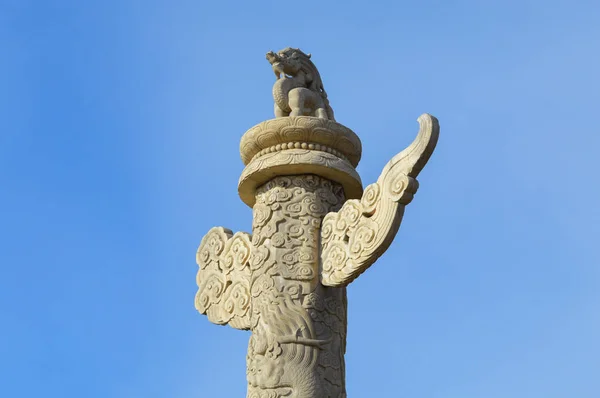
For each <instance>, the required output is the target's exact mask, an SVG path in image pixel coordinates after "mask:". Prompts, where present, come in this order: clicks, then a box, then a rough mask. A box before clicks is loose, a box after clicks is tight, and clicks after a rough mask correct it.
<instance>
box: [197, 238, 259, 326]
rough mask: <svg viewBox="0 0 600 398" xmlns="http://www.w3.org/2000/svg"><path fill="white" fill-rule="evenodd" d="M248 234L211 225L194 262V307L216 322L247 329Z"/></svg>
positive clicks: (248, 305) (249, 250) (249, 244)
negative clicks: (195, 274) (196, 269)
mask: <svg viewBox="0 0 600 398" xmlns="http://www.w3.org/2000/svg"><path fill="white" fill-rule="evenodd" d="M250 241H251V239H250V235H249V234H247V233H244V232H237V233H236V234H235V235H233V234H232V232H231V231H230V230H228V229H225V228H221V227H215V228H212V229H211V230H210V231H209V232H208V233H207V234H206V235H205V236H204V238H202V242H201V243H200V247H199V248H198V252H197V253H196V262H197V263H198V267H199V269H198V274H197V276H196V283H197V284H198V292H197V293H196V300H195V302H196V309H197V310H198V311H199V312H200V313H201V314H205V315H207V316H208V319H209V320H210V321H211V322H213V323H216V324H218V325H224V324H229V325H230V326H231V327H234V328H236V329H243V330H247V329H250V312H249V309H250V297H251V296H250V274H251V271H250V265H249V264H248V261H249V259H250V254H251V251H252V244H251V243H250Z"/></svg>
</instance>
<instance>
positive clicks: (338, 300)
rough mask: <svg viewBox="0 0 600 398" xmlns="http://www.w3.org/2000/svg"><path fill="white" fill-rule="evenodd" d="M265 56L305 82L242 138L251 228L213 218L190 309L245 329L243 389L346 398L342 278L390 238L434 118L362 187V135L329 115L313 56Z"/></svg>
mask: <svg viewBox="0 0 600 398" xmlns="http://www.w3.org/2000/svg"><path fill="white" fill-rule="evenodd" d="M267 58H268V59H269V61H270V62H271V63H272V64H273V69H274V70H275V72H276V73H278V76H279V77H282V75H283V77H282V78H281V79H279V80H278V82H279V81H280V80H293V79H296V83H294V84H299V83H298V81H300V82H301V83H302V84H303V85H297V86H294V87H293V88H292V89H290V90H289V92H287V94H286V95H285V99H286V101H287V102H286V103H287V105H285V103H283V100H282V98H283V97H277V96H275V102H276V116H277V118H276V119H273V120H269V121H265V122H263V123H261V124H259V125H257V126H255V127H253V128H252V129H250V130H249V131H248V132H247V133H246V134H245V135H244V137H243V138H242V141H241V144H240V153H241V156H242V160H243V162H244V164H245V165H246V168H245V169H244V171H243V172H242V176H241V177H240V181H239V185H238V191H239V194H240V197H241V198H242V200H243V201H244V202H245V203H246V204H248V205H249V206H251V207H252V209H253V224H252V235H249V234H247V233H243V232H238V233H236V234H233V233H232V232H231V231H230V230H227V229H224V228H220V227H217V228H213V229H211V230H210V231H209V232H208V233H207V235H206V236H205V237H204V238H203V239H202V242H201V244H200V247H199V249H198V252H197V255H196V261H197V263H198V266H199V269H198V274H197V284H198V292H197V294H196V308H197V309H198V311H199V312H200V313H202V314H205V315H207V316H208V319H209V320H210V321H211V322H213V323H216V324H221V325H223V324H229V325H230V326H232V327H234V328H237V329H244V330H251V331H252V335H251V337H250V342H249V345H248V354H247V380H248V394H247V397H249V398H278V397H290V398H292V397H294V398H317V397H318V398H322V397H335V398H343V397H346V390H345V374H344V353H345V350H346V306H347V302H346V285H347V284H348V283H350V282H352V281H353V280H354V279H356V278H357V277H358V276H359V275H360V274H361V273H362V272H364V271H365V270H366V269H367V268H368V267H369V266H370V265H372V264H373V263H374V262H375V260H376V259H377V258H378V257H379V256H380V255H381V254H382V253H383V252H384V251H385V250H386V249H387V248H388V246H389V245H390V243H391V241H392V240H393V238H394V236H395V234H396V232H397V231H398V228H399V226H400V223H401V221H402V215H403V213H404V208H405V206H406V205H407V204H409V203H410V201H411V200H412V198H413V195H414V193H415V192H416V191H417V188H418V182H417V180H416V177H417V175H418V174H419V172H420V171H421V170H422V168H423V167H424V166H425V164H426V163H427V160H428V159H429V157H430V156H431V154H432V152H433V150H434V148H435V145H436V142H437V139H438V134H439V126H438V122H437V120H436V119H435V118H434V117H433V116H430V115H428V114H424V115H422V116H421V117H420V118H419V123H420V131H419V134H418V135H417V138H416V139H415V141H414V142H413V143H412V144H411V145H410V146H409V147H408V148H407V149H405V150H404V151H402V152H401V153H399V154H398V155H396V156H394V157H393V158H392V160H390V162H389V163H388V164H387V165H386V166H385V168H384V169H383V172H382V174H381V176H380V177H379V179H378V180H377V182H375V183H373V184H371V185H369V186H368V187H367V188H366V189H365V190H364V192H363V190H362V184H361V181H360V177H359V176H358V174H357V173H356V170H355V167H356V166H357V164H358V161H359V160H360V156H361V144H360V140H359V139H358V137H357V136H356V134H354V133H353V132H352V131H351V130H350V129H348V128H347V127H345V126H342V125H341V124H339V123H336V122H335V121H334V120H333V112H332V111H331V108H330V107H329V102H328V101H326V99H327V97H326V95H324V90H322V83H321V80H320V77H319V75H318V71H317V70H316V68H315V67H314V65H313V64H312V62H310V61H308V58H310V56H309V55H306V54H304V53H302V52H301V51H299V50H298V49H289V48H288V49H285V50H282V51H281V52H279V53H278V54H274V53H272V52H270V53H269V54H267ZM287 84H291V83H287V82H286V83H285V84H284V83H276V88H277V90H281V89H282V88H285V87H288V86H286V85H287ZM289 87H291V86H289ZM289 87H288V88H289ZM303 90H314V91H313V94H310V95H316V94H314V93H317V94H319V95H320V97H319V98H320V99H319V98H316V99H315V98H309V94H307V93H306V92H305V91H303ZM274 93H275V88H274ZM278 95H282V94H281V93H279V94H278ZM294 98H295V99H294ZM286 106H287V107H286ZM296 106H298V107H299V109H300V110H298V109H296V108H295V107H296ZM288 115H290V116H288ZM302 115H305V116H302ZM306 115H308V116H306Z"/></svg>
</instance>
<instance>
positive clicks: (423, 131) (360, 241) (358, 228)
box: [321, 114, 439, 287]
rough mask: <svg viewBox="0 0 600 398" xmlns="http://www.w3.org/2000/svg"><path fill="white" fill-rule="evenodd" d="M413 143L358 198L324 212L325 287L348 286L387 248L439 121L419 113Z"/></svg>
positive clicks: (434, 139) (415, 185)
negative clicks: (418, 127) (417, 126)
mask: <svg viewBox="0 0 600 398" xmlns="http://www.w3.org/2000/svg"><path fill="white" fill-rule="evenodd" d="M418 121H419V124H420V130H419V134H418V135H417V138H416V139H415V140H414V141H413V143H412V144H411V145H410V146H409V147H408V148H406V149H405V150H404V151H402V152H400V153H399V154H397V155H396V156H394V157H393V158H392V159H391V160H390V161H389V162H388V164H387V165H386V166H385V167H384V169H383V172H382V173H381V175H380V176H379V179H378V180H377V182H376V183H374V184H371V185H369V186H368V187H367V188H366V189H365V191H364V193H363V196H362V198H361V199H360V200H357V199H353V200H348V201H346V202H345V203H344V205H343V206H342V208H341V209H340V210H339V211H338V212H332V213H329V214H327V215H326V216H325V218H324V219H323V224H322V228H321V281H322V283H323V285H326V286H335V287H339V286H346V285H347V284H349V283H350V282H352V281H353V280H354V279H355V278H356V277H358V276H359V275H360V274H361V273H363V272H364V271H365V270H366V269H367V268H369V266H371V264H373V263H374V262H375V260H377V258H378V257H379V256H381V255H382V254H383V253H384V252H385V250H386V249H387V248H388V247H389V245H390V243H391V242H392V240H393V239H394V236H395V235H396V233H397V232H398V228H399V227H400V223H401V222H402V216H403V214H404V207H405V206H406V205H407V204H409V203H410V202H411V200H412V198H413V195H414V194H415V192H416V191H417V189H418V187H419V183H418V182H417V180H416V177H417V175H418V174H419V172H420V171H421V170H422V169H423V167H424V166H425V164H426V163H427V161H428V160H429V157H430V156H431V154H432V153H433V150H434V149H435V145H436V143H437V140H438V135H439V124H438V121H437V119H436V118H435V117H433V116H431V115H429V114H423V115H421V116H420V117H419V119H418Z"/></svg>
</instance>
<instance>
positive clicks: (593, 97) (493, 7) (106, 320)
mask: <svg viewBox="0 0 600 398" xmlns="http://www.w3.org/2000/svg"><path fill="white" fill-rule="evenodd" d="M217 3H218V4H217ZM599 20H600V3H598V2H597V1H502V2H500V1H498V2H491V1H370V2H364V1H345V2H341V1H340V2H333V1H332V2H326V1H323V2H311V1H304V2H301V3H294V2H291V3H290V2H275V1H273V2H264V1H252V2H250V1H248V2H243V1H238V2H232V1H220V2H208V1H198V0H196V1H189V0H188V1H185V0H182V1H171V2H167V1H152V0H150V1H143V2H142V1H131V0H121V1H102V2H100V1H45V2H42V1H38V2H35V1H27V0H3V1H1V2H0V46H1V48H2V54H3V56H2V61H1V62H0V88H1V89H0V183H1V184H2V190H1V194H0V208H2V209H3V211H2V216H1V220H2V226H3V228H2V229H1V230H0V231H1V232H0V233H1V234H2V239H1V241H2V250H1V251H0V264H1V265H2V278H1V282H0V283H1V285H2V288H1V289H0V302H1V303H3V308H4V311H3V316H2V323H1V327H0V375H2V376H1V377H0V395H2V396H6V397H39V396H44V397H57V398H58V397H60V398H65V397H86V398H107V397H111V398H131V397H144V398H154V397H156V398H162V397H169V398H188V397H213V396H222V397H242V396H244V394H245V389H246V383H245V352H246V347H247V340H248V337H249V335H248V333H246V332H241V331H238V330H234V329H231V328H229V327H219V326H216V325H212V324H210V323H209V322H208V320H207V319H206V318H205V317H204V316H201V315H199V314H197V313H196V312H195V310H194V304H193V298H194V294H195V291H196V286H195V273H196V265H195V263H194V256H195V251H196V248H197V245H198V244H199V242H200V239H201V238H202V236H203V235H204V234H205V233H206V232H207V231H208V230H209V229H210V228H211V227H213V226H217V225H222V226H225V227H228V228H231V229H232V230H234V231H236V230H243V231H249V230H250V227H251V212H250V209H249V208H247V207H246V206H245V205H244V204H243V203H242V202H241V200H240V199H239V198H238V196H237V180H238V177H239V175H240V173H241V171H242V168H243V165H242V163H241V160H240V158H239V152H238V145H239V139H240V137H241V135H242V134H243V133H244V132H245V131H246V130H247V129H248V128H250V127H251V126H253V125H254V124H256V123H258V122H260V121H262V120H265V119H268V118H271V117H272V100H271V85H272V83H273V79H274V76H273V74H272V72H271V70H270V67H269V65H268V63H267V61H266V60H265V59H264V54H265V52H267V51H268V50H279V49H281V48H283V47H286V46H294V47H300V48H301V49H303V50H305V51H307V52H311V53H312V54H313V60H314V62H315V63H316V64H317V66H318V67H319V69H320V71H321V74H322V76H323V80H324V84H325V88H326V90H327V92H328V94H329V99H330V101H331V104H332V106H333V108H334V110H335V112H336V118H337V120H338V121H339V122H341V123H343V124H345V125H347V126H349V127H350V128H352V129H353V130H354V131H355V132H357V134H359V136H360V137H361V139H362V142H363V147H364V152H363V159H362V161H361V164H360V165H359V168H358V170H359V172H360V173H361V176H362V178H363V182H364V183H365V184H368V183H371V182H373V181H375V179H376V178H377V176H378V175H379V172H380V171H381V169H382V168H383V166H384V165H385V163H386V162H387V160H388V159H389V158H390V157H392V156H393V155H394V154H395V153H397V152H399V151H400V150H402V149H403V148H404V147H405V146H406V145H407V144H408V143H409V142H410V141H411V140H412V139H413V137H414V135H415V134H416V132H417V130H418V125H417V123H416V118H417V117H418V116H419V115H420V114H421V113H424V112H428V113H431V114H433V115H435V116H437V117H438V118H439V120H440V124H441V136H440V141H439V143H438V147H437V150H436V153H435V154H434V156H433V157H432V159H431V161H430V162H429V164H428V165H427V167H426V168H425V170H424V171H423V172H422V174H421V176H420V177H419V180H420V183H421V188H420V190H419V192H418V194H417V195H416V197H415V200H414V202H413V203H412V204H411V205H410V206H409V207H408V208H407V212H406V215H405V218H404V223H403V225H402V228H401V230H400V232H399V234H398V236H397V238H396V240H395V241H394V243H393V245H392V246H391V248H390V249H389V250H388V251H387V252H386V254H385V255H384V256H383V257H382V258H381V259H380V260H379V261H378V262H377V263H376V264H375V265H374V266H373V267H372V268H371V269H370V270H369V271H368V272H366V273H365V274H363V275H362V276H361V277H360V278H359V279H358V280H357V281H355V283H353V284H352V285H351V286H350V288H349V328H348V353H347V355H346V362H347V388H348V394H349V396H350V397H407V398H408V397H410V398H414V397H419V398H421V397H422V398H429V397H431V398H471V397H472V398H481V397H485V398H507V397H511V398H515V397H523V398H525V397H526V398H537V397H540V398H566V397H569V398H571V397H576V398H595V397H597V396H598V391H600V377H598V375H599V374H600V339H599V338H598V336H600V312H599V311H598V308H599V306H600V267H599V265H600V251H599V249H598V236H599V235H600V230H599V225H600V211H599V210H598V199H599V198H600V195H599V193H600V189H599V188H598V177H597V173H598V170H599V169H600V161H599V160H598V158H599V156H598V148H599V147H600V128H599V127H598V122H597V121H596V120H595V119H596V116H597V115H598V114H599V110H600V77H599V72H598V71H600V44H599V43H600V24H599V23H598V21H599Z"/></svg>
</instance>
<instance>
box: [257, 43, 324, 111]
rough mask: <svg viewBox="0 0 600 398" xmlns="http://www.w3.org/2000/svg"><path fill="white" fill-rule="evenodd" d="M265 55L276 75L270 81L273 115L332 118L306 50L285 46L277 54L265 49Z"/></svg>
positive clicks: (321, 85)
mask: <svg viewBox="0 0 600 398" xmlns="http://www.w3.org/2000/svg"><path fill="white" fill-rule="evenodd" d="M267 59H268V60H269V62H270V63H271V64H272V65H273V71H274V72H275V74H276V75H277V81H276V82H275V84H274V85H273V99H274V101H275V116H276V117H285V116H315V117H319V118H323V119H329V120H335V119H334V117H333V110H332V109H331V106H329V100H328V99H327V93H326V92H325V90H324V88H323V82H322V81H321V76H320V75H319V71H318V70H317V68H316V66H315V65H314V64H313V63H312V61H311V60H310V54H308V55H307V54H304V53H303V52H302V51H300V50H299V49H297V48H289V47H288V48H286V49H284V50H282V51H280V52H279V53H277V54H275V53H273V52H269V53H268V54H267Z"/></svg>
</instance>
